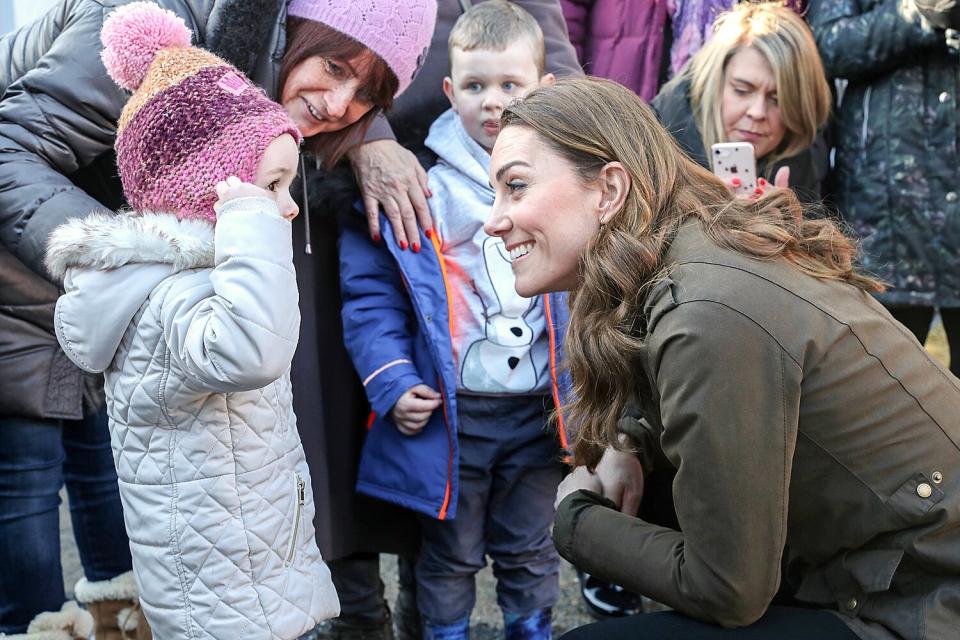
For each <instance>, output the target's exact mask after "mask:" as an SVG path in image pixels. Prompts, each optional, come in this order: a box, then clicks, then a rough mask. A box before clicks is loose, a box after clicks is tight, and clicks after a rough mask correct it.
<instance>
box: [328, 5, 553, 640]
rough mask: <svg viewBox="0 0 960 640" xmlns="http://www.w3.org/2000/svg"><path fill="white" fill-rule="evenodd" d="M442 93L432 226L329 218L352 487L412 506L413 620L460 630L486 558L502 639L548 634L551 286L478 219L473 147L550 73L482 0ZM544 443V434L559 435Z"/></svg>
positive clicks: (481, 193)
mask: <svg viewBox="0 0 960 640" xmlns="http://www.w3.org/2000/svg"><path fill="white" fill-rule="evenodd" d="M449 48H450V66H451V69H450V76H449V77H447V78H445V79H444V84H443V89H444V93H445V94H446V95H447V97H448V98H449V99H450V104H451V109H450V110H448V111H447V112H446V113H444V114H443V115H441V116H440V117H439V118H438V119H437V120H436V121H435V122H434V123H433V125H432V127H431V128H430V134H429V136H428V137H427V141H426V144H427V147H429V148H430V149H431V150H433V151H434V152H435V153H436V154H437V156H438V163H437V165H436V166H435V167H434V168H433V169H431V170H430V172H429V185H430V189H431V191H432V192H433V198H432V199H431V210H432V213H433V215H434V218H435V230H436V233H432V234H430V236H429V237H426V238H423V239H422V242H423V244H422V246H421V244H420V243H419V242H415V243H414V244H413V246H412V249H413V251H412V252H410V251H404V250H403V249H406V247H405V246H403V247H398V246H397V244H396V242H395V239H394V237H393V236H392V235H391V232H390V225H386V224H385V225H383V226H382V229H383V230H384V234H385V235H384V238H383V243H379V244H374V243H373V242H371V241H370V240H369V238H368V237H367V236H366V233H365V232H364V230H363V228H362V217H361V216H359V215H358V216H356V218H357V220H356V223H357V224H356V225H355V226H354V225H350V224H347V225H346V226H345V227H344V228H343V229H342V231H341V237H340V257H341V281H342V293H343V324H344V335H345V339H346V343H347V348H348V350H349V351H350V354H351V357H352V358H353V362H354V365H355V366H356V368H357V370H358V372H359V373H360V377H361V378H362V379H363V382H364V387H365V388H366V391H367V396H368V398H369V400H370V404H371V406H372V408H373V410H374V412H375V413H374V416H373V418H372V421H371V427H370V433H369V435H368V438H367V442H366V444H365V447H364V451H363V457H362V460H361V465H360V476H359V479H358V482H357V488H358V490H359V491H361V492H363V493H366V494H369V495H372V496H375V497H378V498H381V499H386V500H390V501H392V502H395V503H398V504H401V505H403V506H406V507H408V508H410V509H413V510H416V511H418V512H419V513H421V514H423V517H422V518H421V521H422V525H423V527H422V528H423V545H422V549H421V553H420V557H419V559H418V561H417V566H416V576H417V604H418V608H419V609H420V612H421V615H422V617H423V621H424V637H425V638H426V639H427V640H431V639H433V638H443V639H444V640H446V639H455V638H465V637H466V636H467V633H468V627H469V619H470V612H471V610H472V609H473V606H474V601H475V593H474V590H475V587H474V575H475V574H476V572H477V571H478V570H480V569H481V568H483V566H484V565H485V564H486V560H485V556H486V555H490V557H491V558H492V560H493V566H494V573H495V575H496V577H497V599H498V603H499V604H500V606H501V608H502V609H503V615H504V626H505V628H506V637H507V638H508V639H517V640H519V639H521V638H524V639H525V638H537V639H548V638H550V635H551V632H550V609H551V607H552V606H553V604H554V603H555V602H556V599H557V595H558V574H559V560H558V557H557V555H556V551H555V550H554V547H553V544H552V542H551V540H550V536H549V527H550V524H551V523H552V519H553V500H554V497H555V494H556V487H557V484H558V483H559V481H560V478H561V474H562V464H561V457H562V451H561V448H560V446H563V447H565V446H566V440H565V435H564V432H563V424H562V420H561V421H560V423H559V425H558V427H559V443H558V435H557V431H556V430H555V429H554V428H553V427H552V426H550V424H549V420H548V414H549V411H550V410H551V409H552V408H553V406H555V405H556V404H559V402H560V396H559V387H558V384H557V364H558V361H559V360H558V358H559V353H558V349H559V344H560V341H562V329H561V327H562V326H563V324H564V318H562V317H558V316H559V315H560V314H563V313H564V312H565V304H564V303H563V302H561V301H558V300H551V299H550V298H548V297H546V296H544V297H539V298H532V299H531V298H522V297H520V296H519V295H518V294H517V293H516V291H515V289H514V278H513V271H512V267H511V265H510V262H511V256H510V255H509V253H508V252H507V251H506V249H505V247H504V245H503V241H502V240H500V239H498V238H493V237H489V236H487V235H486V234H485V233H484V232H483V223H484V221H485V219H486V217H487V215H488V213H489V211H490V208H491V206H492V205H493V199H494V193H493V189H492V188H491V187H490V184H489V178H488V175H487V174H488V169H489V163H490V150H491V149H492V147H493V144H494V142H495V141H496V138H497V134H498V133H499V121H500V114H501V112H502V111H503V108H504V107H505V106H506V105H507V103H508V102H509V101H510V100H512V99H514V98H516V97H518V96H520V95H523V94H524V93H525V92H527V91H529V90H531V89H533V88H534V87H536V86H539V85H540V84H541V83H544V82H553V76H552V75H550V74H545V73H544V45H543V34H542V32H541V31H540V27H539V26H538V25H537V23H536V21H535V20H534V19H533V18H532V17H531V16H530V15H529V14H528V13H527V12H526V11H524V10H523V9H521V8H520V7H518V6H516V5H513V4H511V3H508V2H502V1H498V0H494V1H490V2H484V3H479V4H477V5H476V6H474V7H473V8H471V9H469V10H468V11H466V12H465V13H464V14H463V16H461V18H460V19H459V20H458V21H457V23H456V25H454V27H453V30H452V31H451V33H450V40H449ZM558 444H559V446H558Z"/></svg>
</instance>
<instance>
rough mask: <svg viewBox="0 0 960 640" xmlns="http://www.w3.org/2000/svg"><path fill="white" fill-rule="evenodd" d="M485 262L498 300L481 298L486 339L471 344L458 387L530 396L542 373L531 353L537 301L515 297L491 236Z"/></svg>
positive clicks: (502, 250) (506, 262) (502, 251)
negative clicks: (530, 320) (529, 316)
mask: <svg viewBox="0 0 960 640" xmlns="http://www.w3.org/2000/svg"><path fill="white" fill-rule="evenodd" d="M483 261H484V264H485V266H486V272H487V277H488V278H489V281H490V284H491V287H492V290H493V292H494V293H495V295H496V298H497V299H496V301H495V303H494V301H492V300H481V302H482V303H483V306H484V333H485V337H484V338H483V339H480V340H477V341H475V342H473V343H472V344H471V345H470V346H469V347H468V348H467V352H466V354H465V355H464V356H463V358H462V359H461V366H460V384H461V386H462V387H463V388H464V389H466V390H468V391H472V392H474V393H492V394H500V393H529V392H532V391H533V390H535V389H536V388H537V371H538V369H537V367H536V366H535V364H534V361H533V355H532V346H533V337H534V336H533V329H532V328H531V327H530V325H529V324H527V322H526V320H525V317H526V315H527V314H528V313H529V312H530V311H531V310H532V309H533V308H534V307H535V305H536V303H537V298H524V297H522V296H520V295H518V294H517V292H516V289H515V288H514V277H513V270H512V268H511V266H510V259H509V255H508V254H507V250H506V247H505V246H504V244H503V240H502V239H500V238H494V237H489V236H488V237H487V238H486V239H485V240H484V241H483ZM494 304H495V306H494Z"/></svg>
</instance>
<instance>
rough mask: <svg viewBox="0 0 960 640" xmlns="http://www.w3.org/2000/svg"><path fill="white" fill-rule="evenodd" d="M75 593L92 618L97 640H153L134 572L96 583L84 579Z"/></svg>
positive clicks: (78, 583) (78, 584)
mask: <svg viewBox="0 0 960 640" xmlns="http://www.w3.org/2000/svg"><path fill="white" fill-rule="evenodd" d="M74 591H75V594H76V597H77V601H78V602H81V603H83V604H84V605H85V606H86V607H87V609H88V610H89V611H90V613H91V614H92V615H93V620H94V637H96V639H97V640H152V638H153V634H152V633H151V632H150V626H149V625H148V624H147V620H146V618H144V617H143V610H142V609H141V608H140V600H139V599H138V598H137V583H136V582H135V581H134V579H133V572H132V571H127V572H126V573H123V574H120V575H119V576H117V577H115V578H111V579H110V580H100V581H97V582H90V581H89V580H87V579H86V578H81V579H80V581H79V582H77V586H76V587H75V589H74Z"/></svg>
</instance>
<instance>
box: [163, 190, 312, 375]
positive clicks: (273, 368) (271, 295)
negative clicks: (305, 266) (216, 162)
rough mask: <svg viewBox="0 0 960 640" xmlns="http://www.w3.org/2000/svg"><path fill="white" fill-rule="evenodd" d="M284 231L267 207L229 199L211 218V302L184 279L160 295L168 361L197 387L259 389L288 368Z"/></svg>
mask: <svg viewBox="0 0 960 640" xmlns="http://www.w3.org/2000/svg"><path fill="white" fill-rule="evenodd" d="M292 229H293V227H292V226H291V224H290V222H289V221H288V220H285V219H284V218H283V217H281V216H280V212H279V211H278V210H277V206H276V204H275V203H274V202H273V201H272V200H269V199H267V198H238V199H236V200H231V201H230V202H229V203H227V204H226V205H224V206H223V207H222V208H221V209H220V212H219V214H218V216H217V229H216V235H215V239H214V247H215V253H214V255H215V257H214V265H215V266H214V268H213V271H212V272H211V273H210V282H211V284H212V285H213V295H203V294H204V293H207V292H208V291H209V290H208V289H206V288H204V287H197V286H196V282H195V281H194V280H192V279H191V278H189V277H184V278H180V279H179V280H177V281H176V282H175V283H174V284H173V285H172V286H171V287H170V290H169V291H168V292H167V293H166V296H165V297H164V300H163V303H162V306H161V309H160V314H159V315H160V324H161V326H162V327H163V334H164V338H165V340H166V342H167V345H168V347H169V348H170V355H171V359H172V360H173V361H174V363H175V364H176V365H177V366H178V368H179V369H180V370H181V371H183V372H184V373H185V374H186V375H187V376H189V377H190V378H192V379H193V380H195V381H196V382H198V383H199V384H201V385H203V386H204V388H206V389H208V390H210V391H213V392H216V393H229V392H234V391H249V390H253V389H260V388H262V387H265V386H266V385H268V384H270V383H271V382H273V381H274V380H277V379H278V378H280V377H281V376H282V375H283V374H284V372H285V371H286V370H287V369H288V368H289V367H290V362H291V360H293V352H294V351H295V350H296V348H297V338H298V336H299V333H300V308H299V306H298V303H299V294H298V291H297V276H296V272H295V271H294V268H293V238H292ZM198 292H199V293H198Z"/></svg>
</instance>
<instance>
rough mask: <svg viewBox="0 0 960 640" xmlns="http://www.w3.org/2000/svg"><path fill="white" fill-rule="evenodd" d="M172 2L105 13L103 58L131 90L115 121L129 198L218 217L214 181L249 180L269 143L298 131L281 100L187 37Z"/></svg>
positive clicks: (136, 203) (139, 205) (137, 205)
mask: <svg viewBox="0 0 960 640" xmlns="http://www.w3.org/2000/svg"><path fill="white" fill-rule="evenodd" d="M190 35H191V34H190V31H189V30H188V29H187V27H186V25H185V24H184V22H183V20H182V19H181V18H179V17H178V16H177V15H176V14H174V13H173V12H172V11H167V10H165V9H161V8H160V7H158V6H157V5H156V4H153V3H152V2H134V3H132V4H129V5H125V6H123V7H120V8H119V9H117V10H116V11H114V12H113V13H112V14H110V17H109V18H107V20H106V22H104V25H103V29H102V30H101V32H100V39H101V41H102V42H103V47H104V48H103V51H102V53H101V58H102V59H103V63H104V66H106V68H107V72H108V73H109V74H110V76H111V77H112V78H113V79H114V81H115V82H116V83H117V84H118V85H120V86H121V87H123V88H125V89H128V90H130V91H132V92H133V95H132V96H131V97H130V99H129V100H128V101H127V104H126V106H124V108H123V112H122V113H121V115H120V121H119V123H118V127H117V139H116V145H115V146H116V152H117V166H118V168H119V170H120V181H121V182H122V183H123V191H124V194H125V196H126V198H127V202H128V203H130V205H131V206H132V207H133V208H134V209H136V210H149V211H154V212H161V213H172V214H175V215H176V216H177V217H178V218H203V219H206V220H209V221H211V222H216V218H217V216H216V213H215V212H214V210H213V204H214V202H216V200H217V195H216V193H215V191H214V185H216V183H217V182H219V181H220V180H225V179H226V178H228V177H229V176H231V175H235V176H237V177H238V178H240V179H241V180H243V181H245V182H252V181H253V179H254V176H255V175H256V171H257V167H258V165H259V164H260V159H261V158H262V157H263V153H264V151H265V150H266V148H267V146H268V145H269V144H270V143H271V142H273V140H274V139H276V138H278V137H279V136H281V135H283V134H285V133H289V134H290V135H291V136H293V138H294V140H296V141H297V143H299V142H300V141H301V136H300V132H299V131H298V130H297V127H296V125H295V124H294V123H293V121H292V120H290V118H289V116H288V115H287V112H286V111H284V109H283V107H281V106H280V105H279V104H277V103H275V102H273V101H272V100H270V99H269V98H267V96H266V94H265V93H264V92H263V90H262V89H260V88H259V87H257V86H256V85H254V84H253V83H252V82H250V81H249V80H248V79H247V78H246V77H245V76H244V75H243V74H242V73H240V72H239V71H238V70H237V69H236V68H234V67H233V66H231V65H230V64H228V63H227V62H225V61H224V60H222V59H220V58H218V57H217V56H215V55H213V54H212V53H209V52H207V51H204V50H202V49H198V48H196V47H191V46H190Z"/></svg>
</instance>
